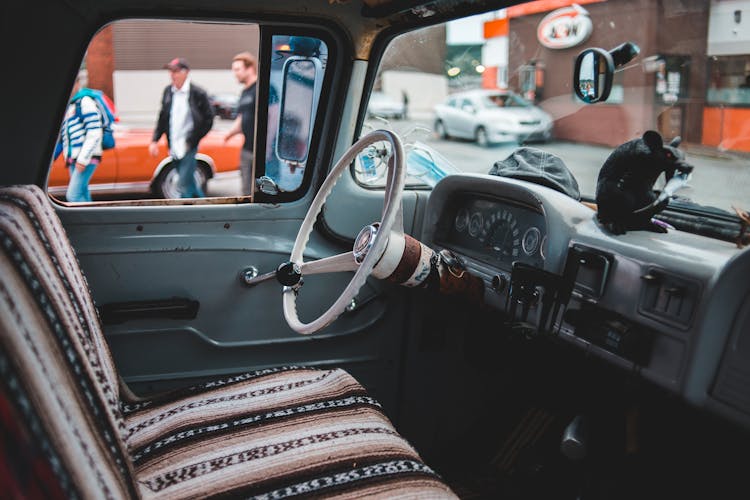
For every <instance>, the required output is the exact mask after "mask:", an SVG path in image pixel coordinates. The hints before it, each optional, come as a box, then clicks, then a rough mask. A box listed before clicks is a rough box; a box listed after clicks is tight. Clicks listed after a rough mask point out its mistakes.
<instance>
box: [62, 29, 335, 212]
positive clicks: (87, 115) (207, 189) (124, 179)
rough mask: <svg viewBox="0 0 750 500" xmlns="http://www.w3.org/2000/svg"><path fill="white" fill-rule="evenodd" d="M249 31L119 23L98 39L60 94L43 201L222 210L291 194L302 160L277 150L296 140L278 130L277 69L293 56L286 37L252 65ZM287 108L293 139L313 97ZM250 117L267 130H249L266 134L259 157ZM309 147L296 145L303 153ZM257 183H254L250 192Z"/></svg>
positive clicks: (321, 50)
mask: <svg viewBox="0 0 750 500" xmlns="http://www.w3.org/2000/svg"><path fill="white" fill-rule="evenodd" d="M260 31H261V30H260V26H259V25H258V24H252V23H242V24H236V23H204V22H189V21H175V20H122V21H116V22H114V23H111V24H109V25H107V26H106V27H105V28H103V29H102V30H100V31H99V32H98V33H97V34H96V35H95V36H94V38H93V39H92V40H91V42H90V44H89V47H88V50H87V52H86V56H85V58H84V60H83V62H82V65H81V70H80V71H79V73H78V78H77V80H76V84H75V86H74V88H73V89H72V91H71V95H70V101H69V103H68V107H67V109H66V112H65V117H64V120H63V123H62V124H61V130H60V135H59V137H58V144H57V148H56V151H55V158H54V160H53V163H52V166H51V169H50V174H49V177H48V192H49V194H50V195H51V196H53V197H54V198H56V199H58V200H59V201H62V202H69V203H71V204H72V205H75V204H77V203H86V202H92V201H93V202H102V201H103V202H113V201H115V202H118V203H122V204H129V203H131V202H132V201H133V200H137V201H138V202H139V203H144V202H145V203H155V204H160V203H164V201H162V200H164V199H178V198H212V199H213V198H215V200H211V201H206V202H208V203H211V202H218V203H226V202H227V200H226V198H227V197H232V198H233V199H238V198H237V197H242V198H239V199H241V200H243V201H245V202H248V201H251V200H252V197H253V196H254V195H255V194H257V192H258V190H259V189H260V187H261V186H269V185H270V186H272V187H274V188H275V189H276V192H277V193H278V192H293V191H295V190H298V189H300V188H301V186H302V185H303V183H302V178H303V176H304V171H305V167H306V166H307V157H306V156H305V157H294V158H289V157H288V156H287V157H286V158H285V157H284V155H283V154H281V155H280V154H279V153H280V152H281V153H283V151H284V148H283V147H282V148H281V150H280V149H279V148H278V145H279V144H281V145H282V146H283V145H284V144H286V142H285V138H286V137H287V132H289V133H290V134H291V135H292V136H293V137H295V138H296V139H295V140H300V137H301V133H295V132H292V125H291V124H290V123H285V124H283V125H285V127H284V128H283V129H282V134H278V130H279V116H280V107H281V105H282V97H283V96H282V91H283V75H282V73H283V69H284V65H285V62H286V61H287V60H288V59H289V58H290V57H302V56H300V55H299V54H296V53H295V50H300V49H299V47H297V48H295V43H294V42H295V40H294V39H293V38H294V37H289V36H286V37H278V36H276V37H274V38H273V43H274V47H272V52H273V57H272V59H271V60H270V61H261V60H259V50H260ZM298 38H302V37H298ZM306 40H315V39H306ZM313 45H316V46H317V50H316V51H315V53H314V54H313V53H312V52H311V53H310V54H308V56H309V59H315V60H317V61H319V64H318V66H317V67H318V68H319V75H318V76H319V78H318V79H317V80H315V81H316V83H317V87H315V91H316V92H317V95H319V93H320V82H322V72H323V69H324V68H325V61H326V59H327V57H326V54H327V48H326V47H325V44H323V43H322V42H320V41H317V44H316V43H315V42H313ZM308 56H306V57H308ZM264 65H269V66H270V87H269V89H268V91H267V92H263V94H264V95H263V98H264V99H267V100H264V102H263V103H261V102H260V100H259V96H260V95H261V92H259V89H260V88H261V85H260V83H262V82H260V81H258V78H268V76H261V75H269V71H268V70H267V71H265V72H264V71H263V68H264ZM269 66H266V68H268V67H269ZM265 94H267V95H265ZM297 98H298V102H297V103H296V104H297V105H298V106H299V108H300V109H306V110H307V122H305V121H304V119H302V120H301V122H300V127H301V128H302V130H303V131H304V134H302V135H305V134H306V133H307V132H309V130H311V128H312V121H311V120H314V116H315V109H317V97H316V96H315V95H314V93H310V92H308V93H307V94H305V95H302V94H300V95H298V96H297ZM300 99H307V102H305V103H301V102H299V100H300ZM256 110H257V116H258V120H259V121H261V120H267V123H265V124H264V125H265V126H263V127H260V128H259V129H260V130H266V131H267V140H266V144H265V148H258V147H257V146H258V145H257V144H256V139H255V136H256V135H257V133H256ZM309 140H310V137H309V134H306V135H305V137H304V141H306V142H305V145H304V149H305V150H306V149H307V147H308V143H309ZM287 142H288V141H287ZM260 151H264V153H265V154H261V153H260ZM261 175H263V180H264V181H265V184H264V183H262V182H256V180H257V178H258V177H260V176H261ZM266 192H268V191H266ZM272 194H273V193H272ZM178 203H179V202H178ZM204 203H205V202H204Z"/></svg>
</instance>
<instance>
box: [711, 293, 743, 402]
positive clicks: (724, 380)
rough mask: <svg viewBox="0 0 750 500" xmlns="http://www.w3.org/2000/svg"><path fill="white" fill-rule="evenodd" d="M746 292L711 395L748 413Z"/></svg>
mask: <svg viewBox="0 0 750 500" xmlns="http://www.w3.org/2000/svg"><path fill="white" fill-rule="evenodd" d="M748 387H750V295H748V296H746V297H745V300H744V301H743V303H742V306H741V307H740V309H739V311H738V312H737V315H736V316H735V318H734V326H733V327H732V334H731V336H730V337H729V341H728V342H727V345H726V348H725V350H724V359H722V363H721V369H720V371H719V375H718V377H717V379H716V384H715V386H714V388H713V391H712V393H713V396H714V397H715V398H716V399H719V400H721V401H723V402H724V403H727V404H729V405H731V406H734V407H735V408H738V409H740V410H742V411H744V412H745V413H748V414H750V391H748Z"/></svg>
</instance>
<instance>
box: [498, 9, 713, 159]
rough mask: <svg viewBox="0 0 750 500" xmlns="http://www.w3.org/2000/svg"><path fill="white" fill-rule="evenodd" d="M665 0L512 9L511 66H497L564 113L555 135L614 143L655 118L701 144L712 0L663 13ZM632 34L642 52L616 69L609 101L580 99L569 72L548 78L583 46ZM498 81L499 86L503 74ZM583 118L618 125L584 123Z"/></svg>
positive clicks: (515, 85) (669, 131) (662, 128)
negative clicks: (590, 103)
mask: <svg viewBox="0 0 750 500" xmlns="http://www.w3.org/2000/svg"><path fill="white" fill-rule="evenodd" d="M661 3H662V2H661V1H658V2H655V1H653V0H623V1H617V2H614V1H602V0H590V1H587V2H586V1H584V2H581V1H579V2H577V4H578V5H576V6H573V5H572V4H573V2H570V1H558V0H544V1H539V2H530V3H528V4H523V5H519V6H516V7H512V8H509V9H507V18H508V19H507V23H508V24H507V26H508V29H507V33H508V35H507V36H508V43H507V46H508V60H507V68H509V69H510V70H508V71H504V70H503V69H502V68H499V69H498V70H497V73H498V75H503V74H504V73H506V72H507V85H508V87H509V88H511V89H515V90H518V91H520V92H521V93H522V94H523V95H524V96H526V97H527V98H529V99H531V100H534V101H535V102H537V103H538V104H539V105H540V106H542V107H543V108H545V109H546V110H547V111H549V112H550V113H551V114H552V115H553V116H556V117H560V118H558V119H557V120H556V122H555V136H556V137H557V138H558V139H561V140H573V141H583V142H589V143H593V144H602V145H607V146H616V145H617V144H620V143H622V142H623V141H624V140H628V139H631V138H634V137H637V136H639V135H641V134H642V133H643V132H644V131H645V130H648V129H649V128H654V126H655V125H654V124H656V127H657V128H658V130H659V132H660V133H661V134H662V135H663V136H664V137H665V138H668V139H671V138H672V137H675V136H681V137H682V138H683V140H685V141H687V142H689V143H693V144H701V143H703V141H704V137H703V135H704V134H703V130H704V127H703V121H704V113H705V110H706V109H707V106H706V95H707V80H708V79H707V75H708V71H709V68H708V61H707V58H706V56H705V54H706V44H707V34H708V24H709V11H710V7H711V4H709V3H707V2H705V1H702V0H684V1H682V2H680V6H681V7H680V8H679V9H672V11H671V12H670V15H669V17H663V15H662V10H663V9H662V8H661V5H660V4H661ZM557 9H563V10H557ZM561 19H562V20H563V21H561ZM555 30H557V32H556V31H555ZM561 30H562V31H563V33H562V34H561ZM485 31H487V29H485ZM670 32H680V33H685V34H686V35H687V36H686V37H683V38H682V39H680V40H671V39H669V38H668V37H666V36H663V34H664V33H670ZM627 41H637V44H638V46H639V47H640V49H641V52H640V54H639V56H638V59H637V60H636V61H634V63H635V64H633V65H632V66H630V67H627V68H626V69H625V70H623V71H619V72H618V73H617V74H616V76H615V80H614V85H613V90H612V93H611V95H610V98H609V99H608V101H607V102H606V103H600V104H596V105H593V106H587V105H583V104H582V103H581V102H580V101H578V100H577V98H576V97H574V95H573V93H572V78H571V81H566V80H565V79H560V78H554V79H548V78H545V75H546V74H555V75H559V74H571V72H572V67H573V61H574V59H575V57H576V55H577V54H578V53H579V52H580V51H581V50H583V49H584V48H586V47H602V48H606V49H612V48H614V47H616V46H618V45H620V44H622V43H623V42H627ZM488 80H491V79H490V78H485V86H488V85H487V83H488ZM498 82H499V83H500V85H497V86H500V87H501V86H502V83H503V82H502V79H501V78H498ZM581 123H586V124H591V123H617V124H619V126H618V127H590V126H587V127H582V126H580V124H581Z"/></svg>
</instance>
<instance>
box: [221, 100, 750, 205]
mask: <svg viewBox="0 0 750 500" xmlns="http://www.w3.org/2000/svg"><path fill="white" fill-rule="evenodd" d="M432 120H433V119H432V116H431V115H429V114H423V115H421V116H417V117H416V119H410V120H390V121H386V120H381V119H373V120H368V121H367V122H366V123H365V126H364V127H363V132H362V133H363V134H365V133H367V132H369V131H370V130H373V129H376V128H389V129H392V130H394V131H395V132H396V133H397V134H399V136H400V137H401V139H402V141H403V142H404V144H405V146H406V147H407V148H408V146H409V144H410V143H413V142H414V141H419V142H422V143H425V144H427V145H428V146H430V147H432V148H434V149H435V150H437V151H438V152H440V153H441V154H442V155H443V156H445V157H446V158H447V159H448V160H449V161H450V162H451V163H453V165H455V166H456V167H457V168H458V169H459V170H460V171H462V172H468V173H487V172H489V170H490V168H492V165H493V164H494V163H495V162H496V161H498V160H502V159H505V158H506V157H508V155H510V154H511V153H512V152H513V150H515V149H516V148H517V147H518V144H515V143H505V144H497V145H493V146H490V147H486V148H482V147H479V146H477V145H476V144H475V143H474V142H470V141H466V140H452V139H449V140H442V139H438V138H437V137H436V136H435V135H434V134H433V133H432ZM230 124H231V122H230V121H227V120H220V119H218V118H217V119H216V120H215V121H214V129H218V130H226V129H227V128H228V127H229V126H230ZM529 146H530V147H535V148H539V149H543V150H544V151H547V152H548V153H552V154H554V155H557V156H558V157H560V158H561V159H562V160H563V162H564V163H565V164H566V165H567V166H568V168H569V169H570V170H571V172H572V173H573V175H574V176H575V178H576V180H577V181H578V185H579V189H580V191H581V194H583V195H586V196H591V197H592V198H593V196H594V194H595V192H596V179H597V175H598V173H599V169H600V168H601V166H602V165H603V164H604V161H605V160H606V159H607V157H608V156H609V154H610V153H611V152H612V148H609V147H604V146H596V145H586V144H576V143H572V142H564V141H551V142H548V143H544V144H538V143H536V144H530V145H529ZM686 154H687V161H688V162H689V163H690V164H692V165H693V166H694V167H695V170H694V171H693V177H692V180H691V182H690V186H689V187H688V188H686V189H684V190H682V191H680V192H679V193H678V194H679V195H680V196H685V197H687V198H690V199H691V200H693V201H694V202H696V203H700V204H702V205H707V206H713V207H718V208H722V209H725V210H731V207H732V206H738V207H740V206H741V207H745V208H747V207H748V205H750V200H749V199H748V195H747V193H748V192H750V168H748V165H747V159H746V158H745V157H741V156H738V155H732V154H731V153H718V152H716V151H712V150H710V149H708V148H694V147H690V146H689V145H688V146H687V153H686ZM662 179H663V177H662V178H660V179H659V180H658V181H657V186H656V187H657V188H660V187H661V186H662V182H663V180H662ZM239 182H240V180H239V173H236V174H229V175H228V176H225V177H223V178H222V179H211V180H210V181H209V183H208V193H207V194H208V195H209V196H236V195H238V194H239Z"/></svg>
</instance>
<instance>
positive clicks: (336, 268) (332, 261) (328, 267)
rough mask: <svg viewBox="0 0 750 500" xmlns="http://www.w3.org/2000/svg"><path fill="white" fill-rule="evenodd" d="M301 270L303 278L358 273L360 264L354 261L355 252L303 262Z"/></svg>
mask: <svg viewBox="0 0 750 500" xmlns="http://www.w3.org/2000/svg"><path fill="white" fill-rule="evenodd" d="M299 268H300V272H301V273H302V276H311V275H313V274H323V273H339V272H344V271H356V270H357V269H358V268H359V264H357V262H356V261H355V260H354V252H346V253H342V254H339V255H333V256H331V257H325V258H323V259H318V260H312V261H310V262H303V263H302V264H300V266H299Z"/></svg>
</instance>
